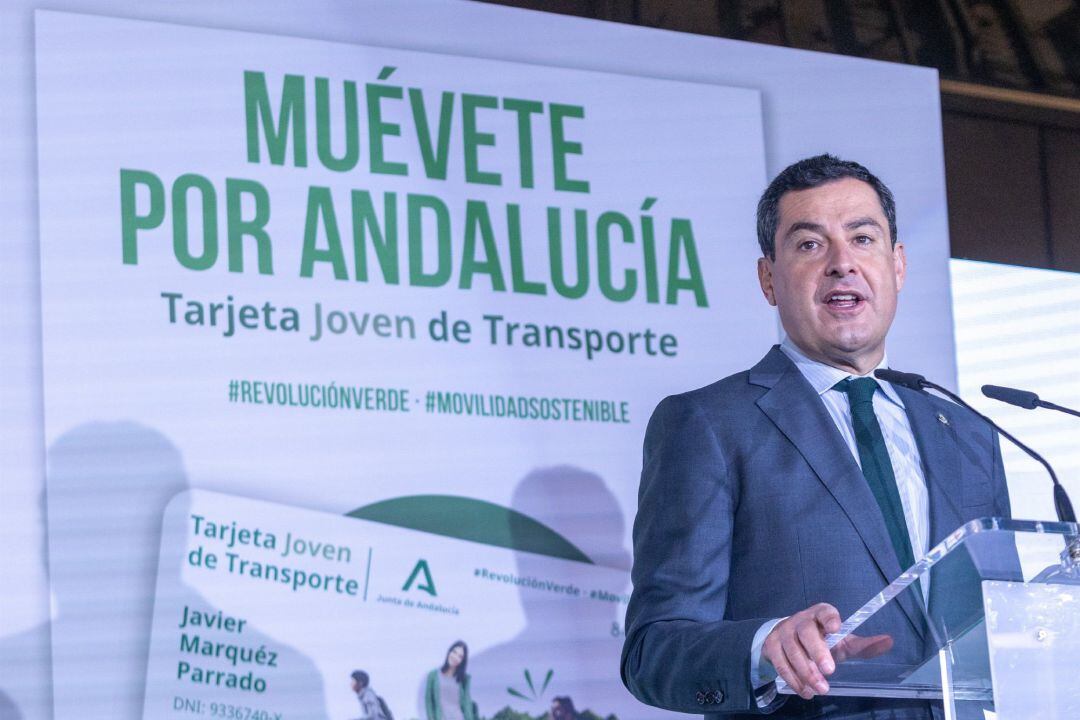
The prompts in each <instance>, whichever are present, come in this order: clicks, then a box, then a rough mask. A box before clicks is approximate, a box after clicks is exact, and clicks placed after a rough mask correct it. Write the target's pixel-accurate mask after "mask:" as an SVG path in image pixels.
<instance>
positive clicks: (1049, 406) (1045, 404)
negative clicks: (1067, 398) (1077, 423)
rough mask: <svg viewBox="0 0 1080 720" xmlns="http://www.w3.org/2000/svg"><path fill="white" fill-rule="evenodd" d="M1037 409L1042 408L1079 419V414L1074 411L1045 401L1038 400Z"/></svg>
mask: <svg viewBox="0 0 1080 720" xmlns="http://www.w3.org/2000/svg"><path fill="white" fill-rule="evenodd" d="M1039 407H1044V408H1046V409H1048V410H1057V411H1058V412H1063V413H1065V414H1066V415H1075V416H1076V417H1080V412H1077V411H1076V410H1073V409H1072V408H1067V407H1062V406H1061V405H1055V404H1054V403H1052V402H1046V401H1045V400H1040V401H1039Z"/></svg>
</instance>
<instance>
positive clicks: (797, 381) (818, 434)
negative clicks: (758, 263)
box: [750, 347, 937, 633]
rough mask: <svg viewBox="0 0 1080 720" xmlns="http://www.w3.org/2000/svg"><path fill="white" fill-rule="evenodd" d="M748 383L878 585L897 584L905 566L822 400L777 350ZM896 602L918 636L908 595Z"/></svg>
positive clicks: (918, 622) (916, 611) (915, 611)
mask: <svg viewBox="0 0 1080 720" xmlns="http://www.w3.org/2000/svg"><path fill="white" fill-rule="evenodd" d="M750 382H752V383H754V384H757V385H763V386H765V387H769V388H770V390H769V391H768V392H766V393H765V394H764V395H762V396H761V397H760V398H758V401H757V405H758V407H759V408H761V411H762V412H764V413H765V414H766V415H767V416H768V417H769V419H770V420H772V422H773V423H774V424H775V425H776V427H777V428H778V429H779V430H780V432H782V433H783V434H784V435H785V436H786V437H787V439H788V440H790V441H791V443H792V444H793V445H794V446H795V448H796V449H797V450H798V451H799V453H800V454H801V455H802V456H803V458H804V459H805V460H806V462H807V463H808V464H809V465H810V467H811V469H812V470H813V471H814V474H816V475H817V477H818V479H819V480H820V481H821V483H822V484H823V485H824V486H825V488H826V489H827V490H828V491H829V493H830V494H831V495H832V496H833V499H834V500H836V503H837V504H838V505H839V506H840V507H841V508H842V509H843V511H844V513H845V514H846V515H847V517H848V519H849V520H850V521H851V524H852V525H853V526H854V527H855V530H856V532H857V533H858V534H859V537H861V538H862V541H863V544H864V545H865V546H866V549H867V551H868V552H869V553H870V556H871V557H872V558H873V559H874V563H875V564H876V565H877V567H878V570H879V571H880V572H881V577H882V587H884V586H885V584H886V583H889V582H892V581H893V580H895V579H896V578H897V577H899V576H900V573H901V572H902V570H904V569H906V568H901V567H900V562H899V561H898V560H897V558H896V551H895V550H894V549H893V546H892V541H891V540H890V539H889V532H888V530H887V529H886V527H885V519H884V518H883V517H882V515H881V508H879V507H878V504H877V501H876V500H875V499H874V495H873V493H872V492H871V491H870V486H869V485H867V483H866V478H865V477H863V474H862V471H861V470H860V469H859V465H858V463H856V462H855V458H854V457H852V455H851V451H850V450H849V449H848V446H847V444H845V443H844V439H843V437H841V435H840V431H839V430H837V428H836V424H835V423H834V422H833V419H832V417H831V416H830V415H829V412H828V410H826V409H825V405H824V403H823V402H822V400H821V398H820V397H818V396H817V393H815V392H814V389H813V388H812V387H810V383H808V382H807V381H806V378H804V377H803V375H802V373H801V372H799V369H798V368H797V367H795V365H794V363H792V362H791V361H790V360H789V359H788V357H787V356H786V355H784V354H783V352H782V351H781V350H780V349H779V348H778V347H774V348H773V349H772V351H770V353H769V354H768V355H766V356H765V358H764V359H763V360H762V361H761V362H760V363H758V365H757V366H756V367H755V368H754V369H753V370H751V372H750ZM905 402H906V399H905ZM934 422H937V420H936V419H935V420H934ZM868 599H869V598H868ZM898 600H899V602H900V607H901V608H902V609H903V611H904V613H905V614H906V615H907V616H908V619H909V620H910V621H911V623H912V626H913V627H914V628H915V629H916V631H918V632H920V633H921V632H922V630H921V628H923V627H925V625H924V623H923V621H922V619H921V618H922V615H923V612H922V610H921V609H920V608H919V607H918V606H917V604H916V602H915V600H914V598H913V597H911V593H910V592H904V593H902V594H901V595H900V597H899V598H898Z"/></svg>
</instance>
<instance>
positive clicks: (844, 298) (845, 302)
mask: <svg viewBox="0 0 1080 720" xmlns="http://www.w3.org/2000/svg"><path fill="white" fill-rule="evenodd" d="M864 302H866V300H865V298H863V296H862V295H860V294H859V293H857V292H852V291H850V290H834V291H833V292H831V293H829V294H828V295H826V296H825V304H826V305H828V306H829V307H830V308H833V309H836V310H851V309H854V308H857V307H859V306H860V305H862V304H863V303H864Z"/></svg>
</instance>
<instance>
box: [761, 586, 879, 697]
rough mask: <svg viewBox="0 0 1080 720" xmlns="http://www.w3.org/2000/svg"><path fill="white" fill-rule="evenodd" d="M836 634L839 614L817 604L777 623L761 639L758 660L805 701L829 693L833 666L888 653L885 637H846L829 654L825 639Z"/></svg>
mask: <svg viewBox="0 0 1080 720" xmlns="http://www.w3.org/2000/svg"><path fill="white" fill-rule="evenodd" d="M839 630H840V613H839V612H838V611H837V610H836V608H834V607H833V606H832V605H829V604H828V603H818V604H817V605H814V606H813V607H811V608H807V609H806V610H803V611H802V612H800V613H795V614H794V615H792V616H791V617H789V618H786V619H784V620H781V621H780V622H779V623H777V624H776V627H774V628H773V629H772V631H771V632H770V633H769V634H768V636H767V637H766V638H765V643H764V645H762V648H761V656H762V657H764V658H766V659H767V660H768V661H769V662H771V663H772V665H773V667H774V668H776V672H777V673H778V674H779V675H780V677H782V678H784V682H786V683H787V684H788V685H789V686H790V687H791V689H792V690H794V691H795V692H797V693H798V694H799V697H801V698H804V699H806V700H809V699H810V698H812V697H814V695H824V694H825V693H827V692H829V683H828V682H827V681H826V680H825V676H826V675H832V674H833V672H834V671H835V670H836V663H838V662H844V661H845V660H854V659H857V660H868V659H870V658H874V657H878V656H879V655H884V654H885V653H887V652H889V650H892V646H893V639H892V637H891V636H889V635H871V636H869V637H860V636H858V635H848V636H847V637H845V638H844V639H843V640H841V641H840V642H838V643H837V644H836V647H834V648H833V650H832V652H830V651H829V646H828V645H826V643H825V636H826V635H828V634H829V633H834V632H839Z"/></svg>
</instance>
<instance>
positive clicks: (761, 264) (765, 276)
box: [757, 257, 776, 307]
mask: <svg viewBox="0 0 1080 720" xmlns="http://www.w3.org/2000/svg"><path fill="white" fill-rule="evenodd" d="M772 265H773V261H772V260H770V259H769V258H767V257H759V258H758V261H757V279H758V283H760V284H761V292H762V293H763V294H764V295H765V299H766V300H767V301H768V302H769V304H770V305H772V306H773V307H776V295H775V294H774V293H773V284H772Z"/></svg>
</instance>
